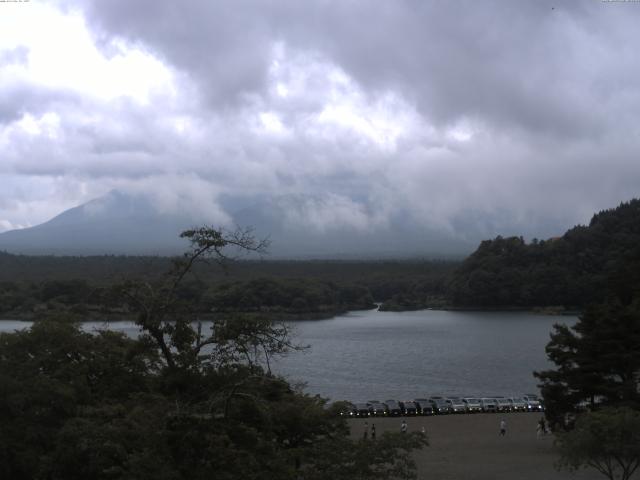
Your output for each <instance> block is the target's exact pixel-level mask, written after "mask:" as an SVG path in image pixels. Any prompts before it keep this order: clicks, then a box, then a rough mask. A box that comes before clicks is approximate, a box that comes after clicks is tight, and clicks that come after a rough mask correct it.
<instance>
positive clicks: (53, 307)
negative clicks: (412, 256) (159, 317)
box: [0, 253, 458, 319]
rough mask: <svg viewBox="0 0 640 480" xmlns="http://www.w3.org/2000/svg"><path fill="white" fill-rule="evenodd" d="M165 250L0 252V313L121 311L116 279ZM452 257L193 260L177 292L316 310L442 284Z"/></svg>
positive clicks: (151, 264) (209, 304) (311, 313)
mask: <svg viewBox="0 0 640 480" xmlns="http://www.w3.org/2000/svg"><path fill="white" fill-rule="evenodd" d="M170 265H171V259H170V258H167V257H124V256H93V257H55V256H25V255H11V254H7V253H0V318H33V317H35V316H37V315H38V314H42V313H46V312H57V311H70V312H73V313H76V314H78V315H79V316H80V317H82V318H88V319H96V318H98V319H99V318H102V317H104V316H116V317H119V318H121V317H122V316H123V315H125V316H126V315H127V314H128V306H127V305H126V304H123V302H122V299H121V298H119V297H118V296H117V295H115V293H114V291H113V288H112V287H113V286H114V285H119V284H121V283H122V282H124V281H125V280H131V279H137V280H145V281H150V282H154V281H155V279H157V278H159V277H160V276H161V275H162V274H163V273H165V272H166V271H167V269H169V267H170ZM457 265H458V263H457V262H445V261H427V260H413V261H408V260H407V261H377V262H376V261H369V262H365V261H254V260H251V261H235V262H230V263H229V264H228V266H227V267H228V268H227V269H226V270H223V269H220V268H217V266H216V265H207V264H202V265H197V266H195V267H194V273H195V275H194V277H193V278H192V279H190V281H188V282H184V284H183V285H182V286H181V288H180V290H179V291H177V292H176V294H177V295H178V296H179V297H180V298H181V299H182V300H185V301H189V302H190V304H191V305H192V308H193V309H194V310H195V311H198V312H201V313H213V312H220V311H225V312H257V311H260V312H263V313H265V312H266V313H270V314H272V315H274V316H276V317H278V318H318V317H326V316H332V315H335V314H338V313H341V312H344V311H347V310H356V309H367V308H373V307H374V305H373V302H374V301H376V302H385V301H387V300H389V299H392V298H395V297H397V296H401V295H403V294H404V293H403V292H411V291H415V290H416V289H421V291H424V290H425V289H426V291H428V292H430V291H431V289H433V288H438V289H439V291H440V292H441V293H442V291H443V290H442V289H443V288H444V285H445V284H446V279H447V278H448V275H449V274H450V273H451V271H453V269H454V268H455V267H456V266H457Z"/></svg>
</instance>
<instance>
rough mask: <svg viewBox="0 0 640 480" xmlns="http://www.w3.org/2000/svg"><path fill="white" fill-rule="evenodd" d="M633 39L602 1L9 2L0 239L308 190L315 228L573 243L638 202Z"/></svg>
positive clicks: (639, 83)
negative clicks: (104, 204)
mask: <svg viewBox="0 0 640 480" xmlns="http://www.w3.org/2000/svg"><path fill="white" fill-rule="evenodd" d="M639 25H640V3H638V2H612V1H611V2H602V1H597V0H594V1H591V0H583V1H579V0H573V1H568V0H565V1H562V0H557V1H555V2H546V1H539V0H536V1H533V0H532V1H528V2H527V1H511V0H504V1H485V0H483V1H477V0H476V1H468V2H464V1H417V0H416V1H401V0H393V1H391V0H389V1H387V0H375V1H374V0H371V1H357V0H335V1H331V0H304V1H300V0H278V1H267V0H261V1H257V0H256V1H251V2H250V1H242V0H230V1H208V0H207V1H205V0H202V1H195V0H194V1H187V2H183V1H178V0H173V1H160V0H136V1H135V2H132V1H130V0H112V1H93V2H92V1H89V0H82V1H80V0H78V1H77V2H74V1H68V2H67V1H60V2H44V1H39V0H31V1H30V2H25V3H12V2H2V3H0V181H1V185H2V188H1V189H0V231H1V230H7V229H11V228H19V227H24V226H30V225H35V224H38V223H40V222H43V221H45V220H47V219H49V218H51V217H52V216H54V215H55V214H57V213H59V212H60V211H62V210H64V209H66V208H69V207H72V206H75V205H77V204H80V203H82V202H85V201H87V200H89V199H91V198H94V197H97V196H100V195H102V194H104V193H105V192H108V191H109V190H111V189H114V188H117V189H121V190H125V191H133V192H143V193H149V194H153V196H154V199H155V200H156V201H157V202H158V205H159V208H164V209H168V210H171V209H173V210H176V209H179V210H184V209H192V210H194V211H199V212H202V213H204V214H206V215H208V216H209V217H210V219H211V221H214V222H224V220H225V218H227V217H226V214H227V213H232V212H225V211H224V209H223V208H222V207H221V206H220V203H219V199H220V198H221V196H222V195H225V194H226V195H244V196H256V197H260V196H265V195H266V196H269V195H282V194H295V195H300V194H305V195H307V194H310V195H313V196H314V198H321V199H323V200H322V201H320V202H315V203H314V202H311V203H312V204H313V205H312V206H313V209H312V210H310V211H309V212H308V213H309V214H308V215H307V216H306V217H307V218H305V215H302V216H301V221H305V220H306V221H311V222H312V223H313V224H314V225H316V226H318V228H330V227H331V225H332V223H334V222H339V223H341V224H345V223H346V224H349V223H350V222H352V223H353V225H354V228H358V229H366V228H369V227H370V226H371V225H384V224H385V222H387V221H388V219H389V218H392V217H393V216H394V215H395V216H398V215H403V216H405V217H407V218H410V219H412V221H415V222H416V223H420V224H424V225H427V226H429V227H432V228H441V229H444V230H449V231H455V232H456V233H459V234H461V235H464V233H465V232H464V231H463V230H464V229H465V228H466V226H467V225H469V223H470V222H471V223H476V224H477V225H476V226H479V228H481V229H484V231H485V232H486V234H487V236H494V235H497V234H499V233H502V234H512V233H517V232H519V231H522V232H526V233H531V232H534V233H535V232H539V236H541V237H545V236H550V235H553V234H561V233H562V232H563V231H564V230H565V229H566V228H567V227H569V226H572V225H574V224H576V223H584V222H587V221H588V220H589V218H590V216H591V214H592V213H593V212H594V211H596V210H599V209H602V208H609V207H614V206H616V205H617V204H618V203H619V202H621V201H624V200H629V199H631V198H633V197H634V196H638V195H639V194H640V158H639V152H640V54H639V53H638V46H639V45H640V28H639ZM314 209H315V210H314ZM318 223H323V224H325V225H318Z"/></svg>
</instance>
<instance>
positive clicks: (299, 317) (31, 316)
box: [0, 304, 581, 322]
mask: <svg viewBox="0 0 640 480" xmlns="http://www.w3.org/2000/svg"><path fill="white" fill-rule="evenodd" d="M380 307H381V308H377V309H376V308H370V309H367V311H369V310H379V311H381V312H419V311H423V310H440V311H452V312H489V313H490V312H522V313H536V314H540V315H558V316H572V317H573V316H578V315H580V314H581V311H580V310H574V309H564V308H563V307H527V308H524V307H503V308H495V307H492V308H484V307H454V306H446V307H424V308H404V309H401V308H397V309H396V308H391V309H385V308H383V304H381V305H380ZM357 311H362V309H358V310H334V311H321V312H302V313H294V312H279V313H277V314H274V313H273V312H255V311H248V312H226V313H237V314H243V313H245V314H256V313H263V314H265V315H271V316H272V317H273V320H274V321H286V322H303V321H314V320H327V319H330V318H335V317H339V316H341V315H345V314H347V313H351V312H357ZM51 313H54V312H52V311H43V312H29V313H24V312H22V313H15V312H14V313H10V314H7V316H6V317H0V322H2V321H21V322H34V321H37V320H36V319H37V318H40V317H41V316H42V315H43V314H44V315H47V314H51ZM55 313H65V312H55ZM72 315H80V314H77V313H72ZM215 315H216V314H215V313H201V314H199V318H200V319H201V320H202V321H207V320H211V319H212V318H213V317H214V316H215ZM83 321H86V322H101V321H104V322H127V321H129V322H133V321H135V315H134V314H131V313H97V312H89V313H88V314H86V318H85V319H84V320H83Z"/></svg>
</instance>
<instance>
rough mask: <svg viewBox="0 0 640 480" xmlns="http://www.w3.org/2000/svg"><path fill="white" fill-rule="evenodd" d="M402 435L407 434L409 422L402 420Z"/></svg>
mask: <svg viewBox="0 0 640 480" xmlns="http://www.w3.org/2000/svg"><path fill="white" fill-rule="evenodd" d="M400 433H407V421H406V420H402V425H400Z"/></svg>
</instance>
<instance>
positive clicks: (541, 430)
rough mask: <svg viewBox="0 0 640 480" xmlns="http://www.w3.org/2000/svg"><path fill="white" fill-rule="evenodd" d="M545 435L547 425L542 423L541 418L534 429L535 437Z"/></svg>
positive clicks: (542, 418) (542, 419)
mask: <svg viewBox="0 0 640 480" xmlns="http://www.w3.org/2000/svg"><path fill="white" fill-rule="evenodd" d="M545 433H547V425H546V424H545V422H544V417H541V418H540V420H538V426H537V427H536V435H537V436H538V438H540V437H541V436H542V435H544V434H545Z"/></svg>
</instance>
